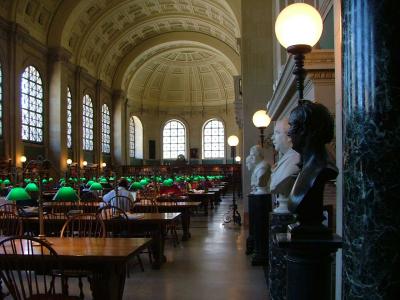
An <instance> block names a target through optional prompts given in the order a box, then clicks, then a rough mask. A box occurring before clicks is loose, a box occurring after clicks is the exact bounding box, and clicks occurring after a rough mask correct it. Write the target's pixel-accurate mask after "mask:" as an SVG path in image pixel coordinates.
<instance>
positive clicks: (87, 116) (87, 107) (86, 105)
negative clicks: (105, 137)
mask: <svg viewBox="0 0 400 300" xmlns="http://www.w3.org/2000/svg"><path fill="white" fill-rule="evenodd" d="M82 127H83V150H89V151H92V150H93V104H92V99H91V98H90V96H89V95H85V96H83V111H82Z"/></svg>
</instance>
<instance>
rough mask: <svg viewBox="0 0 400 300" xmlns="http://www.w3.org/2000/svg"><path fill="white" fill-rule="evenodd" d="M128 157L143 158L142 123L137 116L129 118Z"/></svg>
mask: <svg viewBox="0 0 400 300" xmlns="http://www.w3.org/2000/svg"><path fill="white" fill-rule="evenodd" d="M129 157H133V158H143V125H142V122H140V120H139V118H138V117H136V116H131V117H130V118H129Z"/></svg>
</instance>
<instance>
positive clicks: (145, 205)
mask: <svg viewBox="0 0 400 300" xmlns="http://www.w3.org/2000/svg"><path fill="white" fill-rule="evenodd" d="M139 205H140V206H141V209H140V210H141V212H145V213H158V206H157V202H156V201H155V200H151V199H143V200H140V202H139Z"/></svg>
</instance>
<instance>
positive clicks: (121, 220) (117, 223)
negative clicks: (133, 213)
mask: <svg viewBox="0 0 400 300" xmlns="http://www.w3.org/2000/svg"><path fill="white" fill-rule="evenodd" d="M97 218H99V219H101V220H102V221H103V222H104V225H105V231H106V236H107V237H128V236H129V231H128V216H127V215H126V213H125V211H124V210H122V209H121V208H119V207H116V206H103V207H102V208H100V209H99V210H98V212H97Z"/></svg>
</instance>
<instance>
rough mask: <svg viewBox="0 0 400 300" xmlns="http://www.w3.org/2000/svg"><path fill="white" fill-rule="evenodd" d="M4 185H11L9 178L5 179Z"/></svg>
mask: <svg viewBox="0 0 400 300" xmlns="http://www.w3.org/2000/svg"><path fill="white" fill-rule="evenodd" d="M3 184H4V185H5V186H9V185H11V181H10V179H8V178H6V179H4V180H3Z"/></svg>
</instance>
